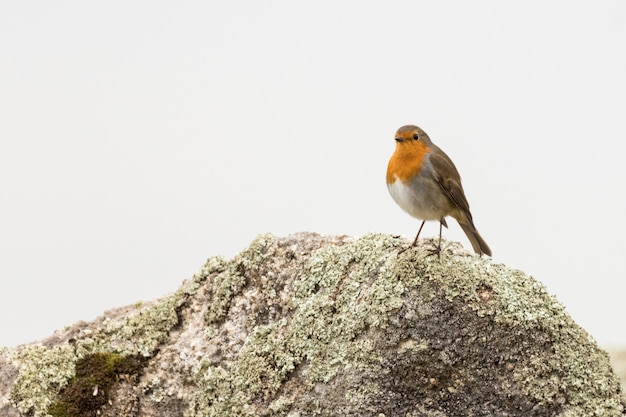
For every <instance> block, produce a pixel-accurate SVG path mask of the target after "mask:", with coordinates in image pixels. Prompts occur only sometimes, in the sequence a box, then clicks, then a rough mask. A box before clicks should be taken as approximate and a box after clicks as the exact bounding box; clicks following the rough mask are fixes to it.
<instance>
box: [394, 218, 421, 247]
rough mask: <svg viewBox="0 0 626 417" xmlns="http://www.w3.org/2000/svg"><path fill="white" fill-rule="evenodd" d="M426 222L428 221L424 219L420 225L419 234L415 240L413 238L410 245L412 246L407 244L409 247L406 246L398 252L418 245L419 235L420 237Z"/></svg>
mask: <svg viewBox="0 0 626 417" xmlns="http://www.w3.org/2000/svg"><path fill="white" fill-rule="evenodd" d="M424 223H426V220H424V221H423V222H422V225H421V226H420V229H419V230H418V231H417V236H415V240H413V243H411V245H410V246H407V247H406V248H404V249H400V251H398V253H402V252H404V251H405V250H407V249H410V248H412V247H414V246H417V239H419V237H420V233H421V231H422V227H424Z"/></svg>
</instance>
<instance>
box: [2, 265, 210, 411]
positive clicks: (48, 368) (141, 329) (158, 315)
mask: <svg viewBox="0 0 626 417" xmlns="http://www.w3.org/2000/svg"><path fill="white" fill-rule="evenodd" d="M200 281H201V279H200V278H199V277H194V279H192V280H189V281H186V282H185V283H184V284H183V285H182V286H181V288H180V289H179V290H178V291H176V293H174V294H172V295H170V296H167V297H164V298H162V299H160V300H157V301H155V302H151V303H145V304H142V305H141V306H140V307H138V308H137V307H136V308H135V309H134V310H132V311H130V312H129V313H127V314H124V315H123V316H121V317H116V318H111V319H106V320H104V322H103V323H102V324H101V325H100V326H98V327H94V328H91V329H88V330H86V331H84V332H83V334H82V335H80V336H79V337H77V338H76V339H75V340H73V341H72V343H68V342H64V343H61V344H59V345H55V346H52V347H47V346H44V345H41V344H37V345H29V346H24V347H20V348H18V349H16V350H15V351H12V352H11V354H10V355H8V357H9V360H10V361H11V363H12V364H13V365H14V366H16V367H17V368H18V369H19V374H18V377H17V379H16V381H15V383H14V384H13V386H12V388H11V395H10V399H11V401H12V402H13V403H14V404H15V405H16V407H17V408H18V410H20V412H22V413H24V414H29V413H30V414H32V415H34V416H35V417H40V416H45V415H46V413H47V410H48V407H49V406H50V405H51V404H52V402H53V401H54V399H55V398H56V395H57V394H58V392H59V391H60V390H61V389H62V388H63V387H65V386H66V385H67V383H68V382H69V380H70V378H72V377H73V376H74V375H75V366H76V363H77V361H78V360H79V359H80V358H83V357H88V356H89V355H91V354H93V353H95V352H112V353H115V354H119V355H123V356H133V355H140V356H143V357H150V356H152V355H153V354H154V352H155V351H156V349H157V348H158V346H159V345H160V344H161V343H163V342H165V341H166V340H167V338H168V336H169V333H170V331H171V330H172V329H173V328H175V327H176V326H177V325H178V324H179V317H178V311H179V309H180V308H181V307H182V306H183V304H184V303H185V301H186V299H187V297H188V296H189V295H191V294H193V293H194V292H195V291H196V290H197V288H198V286H199V285H200Z"/></svg>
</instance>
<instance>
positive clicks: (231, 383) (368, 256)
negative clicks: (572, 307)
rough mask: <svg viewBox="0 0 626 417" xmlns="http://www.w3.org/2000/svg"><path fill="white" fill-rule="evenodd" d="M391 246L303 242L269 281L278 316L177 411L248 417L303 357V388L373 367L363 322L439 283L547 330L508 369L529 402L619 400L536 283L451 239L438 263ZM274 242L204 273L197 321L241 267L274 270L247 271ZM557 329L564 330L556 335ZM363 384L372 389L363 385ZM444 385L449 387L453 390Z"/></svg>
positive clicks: (605, 409)
mask: <svg viewBox="0 0 626 417" xmlns="http://www.w3.org/2000/svg"><path fill="white" fill-rule="evenodd" d="M401 244H404V242H403V241H400V240H399V239H397V238H393V237H390V236H386V235H368V236H365V237H363V238H361V239H358V240H350V239H345V240H344V241H341V242H339V244H336V245H326V246H323V247H321V248H320V249H318V250H315V251H314V252H313V253H312V254H311V256H310V257H308V258H306V259H305V260H304V261H302V264H301V265H298V266H297V267H295V268H294V270H295V271H299V272H297V276H295V277H292V278H293V279H292V282H291V283H290V285H291V287H290V288H289V290H290V293H289V294H288V295H285V294H284V289H280V288H278V289H276V291H277V293H278V294H280V293H281V291H282V292H283V294H282V298H283V299H286V300H287V306H288V311H287V312H286V313H285V314H283V315H282V316H281V318H280V320H276V321H273V322H270V323H267V324H259V325H257V326H256V327H254V328H253V330H252V331H251V333H250V334H249V335H248V338H247V339H246V341H245V343H244V344H243V346H242V347H241V349H240V350H239V351H238V353H237V355H236V357H235V358H234V360H233V361H232V362H231V363H230V364H229V365H227V366H223V365H217V366H216V365H215V364H211V363H208V362H207V363H205V364H204V366H203V367H201V368H200V369H199V370H198V372H197V374H196V381H197V382H198V384H199V386H200V387H201V389H200V390H198V391H197V392H196V395H195V396H194V398H193V400H192V407H191V408H190V411H189V412H188V414H187V415H188V416H191V415H220V413H221V412H226V411H230V412H234V411H235V410H236V411H237V412H238V413H243V414H242V415H246V414H249V415H256V414H255V411H254V410H255V406H254V404H258V403H259V400H261V402H263V401H269V402H271V400H272V399H274V398H275V396H276V394H277V393H278V392H279V390H280V389H281V386H282V385H283V384H284V383H285V381H286V380H287V379H288V377H289V376H290V375H291V374H293V373H294V371H295V370H296V369H299V368H300V367H301V366H302V365H303V364H305V363H306V366H305V367H303V368H301V369H300V371H299V372H298V375H299V377H298V378H299V379H300V380H301V382H303V383H305V384H316V383H318V382H321V383H328V382H329V381H331V380H332V379H333V378H334V377H335V376H336V374H337V371H338V370H340V369H343V370H345V369H364V368H367V367H369V366H370V365H372V364H375V363H377V362H378V361H380V360H381V358H380V356H379V353H378V352H377V351H376V349H375V346H374V343H373V342H372V341H371V340H369V339H368V338H367V337H364V335H365V334H366V333H367V331H368V329H370V328H381V329H384V328H386V327H387V326H388V324H389V320H390V318H391V316H392V315H393V314H394V313H395V312H397V311H398V310H399V309H400V307H401V306H402V305H403V303H404V298H403V297H405V296H406V293H407V291H408V290H417V291H419V292H420V294H421V296H422V297H424V299H433V298H435V297H436V296H437V292H438V291H443V293H444V294H445V296H446V298H447V299H448V300H460V301H461V302H462V303H464V304H466V305H467V306H469V307H470V308H471V309H473V310H474V311H475V313H476V315H477V317H484V316H489V317H491V318H493V320H494V321H495V322H496V323H505V324H506V325H507V326H510V327H511V328H512V329H515V328H524V329H539V330H540V331H541V332H545V333H547V334H549V335H550V337H552V338H553V340H554V343H555V344H554V351H555V354H554V355H552V356H551V359H550V360H551V361H552V362H549V363H545V362H543V359H538V360H537V362H536V363H535V364H534V367H533V365H532V363H533V362H532V360H531V361H530V363H531V365H530V366H529V367H527V368H525V369H514V370H512V372H513V375H514V379H515V380H517V382H518V383H519V384H520V386H521V387H524V390H525V393H526V394H527V395H529V396H530V397H532V398H535V399H536V400H537V401H544V400H545V401H550V400H551V399H553V397H554V396H555V395H557V394H559V393H562V392H563V391H564V390H568V392H575V393H577V395H579V397H580V398H571V399H570V401H571V407H570V408H569V409H568V410H569V411H568V412H572V413H579V414H578V415H588V416H596V415H597V416H602V415H609V414H607V413H611V412H614V411H615V410H619V409H621V407H622V405H621V403H620V398H619V396H615V395H613V396H610V395H609V396H607V392H610V391H611V390H615V389H616V388H615V387H616V386H617V385H616V379H615V376H614V375H612V374H611V372H610V369H607V370H606V373H605V375H604V377H603V379H597V376H598V369H597V366H596V365H597V364H598V363H602V362H603V361H605V360H606V357H605V356H603V355H604V354H603V353H602V352H601V351H600V350H599V349H597V347H596V346H595V344H594V343H593V341H592V340H590V338H589V337H588V336H586V334H585V333H584V331H582V330H581V329H579V328H578V327H577V325H576V324H575V323H574V322H573V321H572V320H571V318H570V317H569V316H568V315H567V314H566V313H565V310H564V308H563V306H562V305H561V304H560V303H558V301H556V299H555V298H554V297H553V296H551V295H549V294H548V292H547V291H546V290H545V287H544V286H543V285H542V284H540V283H539V282H538V281H536V280H534V279H532V278H531V277H529V276H527V275H525V274H523V273H522V272H520V271H515V270H511V269H509V268H506V267H505V266H503V265H499V264H494V263H493V262H492V261H491V260H489V259H483V258H478V257H475V256H468V255H467V254H464V253H462V251H459V249H458V248H454V247H453V249H452V250H451V251H449V252H451V253H448V254H444V256H442V259H441V260H440V259H438V258H436V257H432V256H428V252H427V251H426V250H423V249H419V248H418V249H412V250H409V251H406V252H404V253H402V254H400V255H398V254H397V252H396V250H395V248H397V247H398V246H399V245H401ZM280 245H281V243H280V242H278V241H277V239H275V238H272V237H270V236H263V237H261V238H260V239H259V240H257V241H255V242H254V243H253V244H252V245H251V246H250V248H249V249H248V250H246V251H244V252H243V253H242V254H241V255H239V256H238V257H237V258H236V259H235V260H233V261H232V262H231V265H230V266H226V268H223V272H221V273H220V275H218V276H216V277H215V279H216V282H215V285H216V288H217V290H216V291H214V298H213V300H212V301H213V303H217V304H216V305H217V306H218V307H216V309H215V310H213V309H212V311H217V314H214V315H213V316H209V323H214V322H215V319H217V318H219V319H224V318H225V317H226V316H227V314H228V311H227V310H228V305H229V304H230V303H231V302H232V301H233V299H235V298H236V297H239V296H241V293H242V292H244V291H245V289H244V288H245V287H246V285H247V284H246V282H245V278H244V275H246V276H250V271H251V270H255V272H253V273H252V275H254V274H259V273H261V274H262V273H269V274H272V273H274V271H271V270H265V271H261V272H260V271H258V269H259V262H267V259H269V258H268V256H267V253H268V252H271V253H273V254H274V256H277V255H276V253H277V252H280V249H279V248H278V246H280ZM282 245H284V243H282ZM294 262H296V263H297V261H294ZM242 265H243V268H242ZM270 269H271V268H270ZM218 280H219V281H223V282H217V281H218ZM426 284H427V285H426ZM215 297H217V298H215ZM278 297H281V296H280V295H278ZM424 308H428V307H424ZM418 313H419V312H418ZM564 329H567V330H564ZM564 331H565V332H569V333H572V332H573V333H575V334H567V337H562V333H563V332H564ZM561 339H564V340H567V342H566V343H565V342H561ZM428 343H429V342H428V341H427V340H422V341H412V340H410V341H408V342H406V344H405V345H404V348H405V349H417V350H420V349H427V348H428ZM594 355H595V356H594ZM560 367H565V369H564V370H563V371H562V372H560V373H559V375H558V376H555V377H553V378H552V379H550V378H549V379H540V378H537V377H536V376H537V375H538V374H537V373H535V372H548V373H549V372H552V370H553V369H558V368H560ZM592 375H595V377H592ZM365 387H369V388H368V390H371V389H376V385H371V384H370V385H366V386H365ZM365 387H362V388H360V390H359V391H358V392H354V393H353V394H352V395H355V396H356V397H354V398H358V397H359V396H360V395H364V394H363V393H364V392H366V391H367V390H365ZM448 389H449V390H451V392H452V391H453V390H454V389H455V388H454V387H453V386H450V387H449V388H448ZM364 390H365V391H364ZM281 398H284V397H281ZM595 398H602V400H599V399H598V400H595ZM607 398H609V399H607ZM272 409H275V407H272V408H270V411H271V410H272ZM276 413H277V414H276V415H282V414H281V413H278V411H276Z"/></svg>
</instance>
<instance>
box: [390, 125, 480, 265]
mask: <svg viewBox="0 0 626 417" xmlns="http://www.w3.org/2000/svg"><path fill="white" fill-rule="evenodd" d="M395 139H396V150H395V152H394V153H393V155H392V156H391V159H390V160H389V165H388V166H387V188H388V189H389V193H390V194H391V197H392V198H393V200H394V201H395V202H396V203H397V204H398V205H399V206H400V208H402V210H404V211H406V212H407V213H409V214H410V215H411V216H413V217H416V218H418V219H420V220H422V225H421V226H420V228H419V230H418V231H417V236H415V240H414V241H413V244H412V245H411V246H415V245H416V244H417V239H418V238H419V235H420V232H421V231H422V227H424V223H426V220H438V221H439V244H438V245H437V247H436V248H435V249H434V250H433V251H432V253H433V254H437V256H440V252H441V231H442V226H445V227H448V224H447V223H446V219H445V218H446V216H452V217H454V218H455V219H456V221H457V222H459V225H460V226H461V229H463V231H464V232H465V234H466V235H467V238H468V239H469V241H470V243H471V244H472V247H473V248H474V251H475V252H476V253H477V254H479V255H482V254H485V255H489V256H491V249H489V246H487V243H485V241H484V240H483V238H482V237H481V236H480V234H478V230H476V227H475V226H474V222H473V221H472V213H470V209H469V203H468V202H467V199H466V198H465V193H464V192H463V186H462V185H461V176H460V175H459V172H458V171H457V169H456V167H455V166H454V164H453V163H452V161H451V160H450V158H449V157H448V155H446V154H445V152H444V151H442V150H441V149H439V148H438V147H437V146H436V145H435V144H434V143H432V142H431V140H430V138H429V137H428V135H427V134H426V132H424V131H423V130H422V129H420V128H419V127H417V126H412V125H407V126H402V127H401V128H400V129H398V131H397V132H396V137H395Z"/></svg>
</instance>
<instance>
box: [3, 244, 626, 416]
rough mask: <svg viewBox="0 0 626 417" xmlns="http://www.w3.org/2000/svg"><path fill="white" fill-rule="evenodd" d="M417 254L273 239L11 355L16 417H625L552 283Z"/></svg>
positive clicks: (390, 247) (6, 407)
mask: <svg viewBox="0 0 626 417" xmlns="http://www.w3.org/2000/svg"><path fill="white" fill-rule="evenodd" d="M406 244H407V242H406V241H404V240H402V239H399V238H395V237H390V236H386V235H368V236H365V237H363V238H360V239H353V238H349V237H336V236H320V235H316V234H308V233H302V234H295V235H292V236H289V237H286V238H276V237H274V236H271V235H265V236H260V237H259V238H257V239H256V240H255V241H254V242H252V244H251V245H250V247H249V248H247V249H246V250H244V251H243V252H242V253H240V254H239V255H237V256H236V257H235V258H234V259H232V260H229V261H227V260H224V259H222V258H219V257H215V258H211V259H209V260H208V261H207V262H206V264H205V265H204V266H203V268H202V269H201V271H200V272H199V273H198V274H197V275H195V276H194V277H193V278H192V279H190V280H188V281H186V282H184V283H183V285H182V286H181V287H180V289H179V290H178V291H177V292H176V293H174V294H172V295H170V296H167V297H164V298H162V299H159V300H156V301H154V302H150V303H145V304H137V305H135V306H130V307H126V308H122V309H117V310H113V311H109V312H107V313H105V314H104V315H103V316H102V317H100V318H99V319H97V320H96V321H94V322H92V323H84V322H81V323H78V324H76V325H74V326H71V327H69V328H67V329H65V330H63V331H62V332H57V333H56V334H55V335H53V336H52V337H51V338H49V339H47V340H44V341H42V342H39V343H34V344H30V345H25V346H20V347H17V348H14V349H10V348H4V349H2V350H1V351H0V412H1V413H2V415H3V416H26V415H34V416H45V415H46V414H47V413H51V414H52V415H55V416H61V415H75V414H76V413H78V414H80V415H85V416H87V415H89V416H92V415H96V414H97V415H101V416H121V417H134V416H187V417H189V416H288V417H304V416H313V415H316V416H317V415H322V416H388V417H389V416H403V417H404V416H429V417H443V416H542V417H545V416H622V415H624V405H625V401H624V398H623V395H622V391H621V388H620V383H619V380H618V378H617V377H616V375H615V374H614V373H613V371H612V369H611V366H610V364H609V358H608V356H607V354H606V353H605V352H603V351H602V350H601V349H600V348H598V346H597V345H596V343H595V342H594V340H593V339H592V337H591V336H589V335H588V334H587V333H586V332H585V331H584V330H583V329H581V328H580V327H579V326H578V325H576V324H575V323H574V322H573V321H572V319H571V318H570V317H569V315H568V314H567V313H566V312H565V310H564V308H563V306H562V305H561V304H559V303H558V302H557V301H556V299H555V298H554V297H553V296H551V295H549V294H548V293H547V292H546V290H545V287H544V286H543V285H542V284H540V283H539V282H538V281H536V280H534V279H533V278H532V277H529V276H527V275H525V274H524V273H522V272H520V271H516V270H512V269H509V268H507V267H505V266H504V265H501V264H496V263H494V262H492V261H491V260H490V259H484V258H479V257H476V256H473V255H470V254H469V253H467V252H466V251H464V250H463V249H462V248H461V247H460V246H459V245H457V244H451V243H447V244H446V245H447V247H446V249H445V251H444V252H443V253H442V257H441V259H440V260H439V259H437V257H433V256H428V249H429V248H430V247H431V246H432V242H429V241H422V242H421V245H422V246H420V247H418V248H414V249H410V250H407V251H405V252H402V253H398V249H399V248H400V247H403V246H405V245H406ZM96 377H97V378H96ZM72 410H73V411H72ZM77 410H79V411H77ZM64 413H65V414H64Z"/></svg>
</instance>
